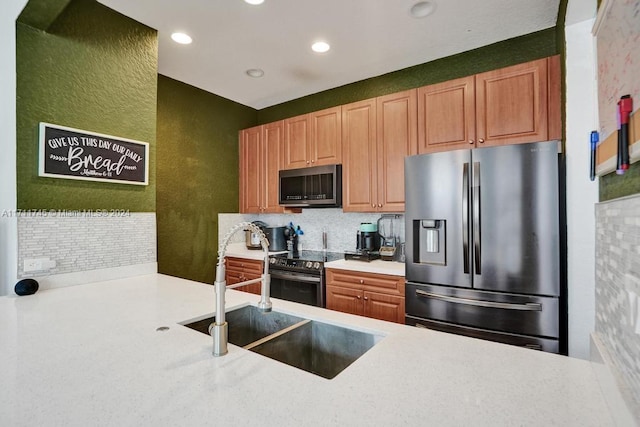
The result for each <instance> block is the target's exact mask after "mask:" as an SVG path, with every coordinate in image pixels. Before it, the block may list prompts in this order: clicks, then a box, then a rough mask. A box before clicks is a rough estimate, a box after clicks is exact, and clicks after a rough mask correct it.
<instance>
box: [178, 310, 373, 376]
mask: <svg viewBox="0 0 640 427" xmlns="http://www.w3.org/2000/svg"><path fill="white" fill-rule="evenodd" d="M214 320H215V317H209V318H206V319H202V320H198V321H196V322H191V323H188V324H185V325H184V326H186V327H188V328H191V329H194V330H196V331H198V332H202V333H203V334H207V335H209V325H210V324H211V323H212V322H213V321H214ZM226 321H227V322H228V324H229V326H228V328H229V329H228V334H229V342H230V343H231V344H234V345H237V346H239V347H243V348H245V349H247V350H250V351H253V352H255V353H258V354H261V355H263V356H266V357H268V358H270V359H274V360H277V361H279V362H282V363H286V364H287V365H290V366H293V367H296V368H299V369H302V370H305V371H307V372H310V373H312V374H315V375H319V376H321V377H324V378H327V379H332V378H334V377H335V376H336V375H338V374H339V373H340V372H342V371H343V370H344V369H346V368H347V367H348V366H349V365H351V364H352V363H353V362H355V361H356V360H357V359H358V358H359V357H360V356H362V355H363V354H364V353H366V352H367V351H368V350H369V349H370V348H372V347H373V346H374V345H375V344H376V343H377V342H378V341H380V339H382V336H381V335H376V334H372V333H368V332H362V331H357V330H354V329H349V328H345V327H342V326H336V325H330V324H328V323H323V322H318V321H315V320H309V319H303V318H301V317H297V316H292V315H289V314H285V313H280V312H277V311H270V312H267V313H263V312H262V311H260V310H259V309H258V308H257V307H254V306H251V305H249V306H245V307H242V308H239V309H236V310H231V311H228V312H226Z"/></svg>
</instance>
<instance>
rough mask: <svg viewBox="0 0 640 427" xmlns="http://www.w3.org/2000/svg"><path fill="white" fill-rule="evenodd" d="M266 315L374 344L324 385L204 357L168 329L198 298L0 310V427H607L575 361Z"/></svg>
mask: <svg viewBox="0 0 640 427" xmlns="http://www.w3.org/2000/svg"><path fill="white" fill-rule="evenodd" d="M226 299H227V307H233V306H238V305H242V304H245V303H247V302H251V303H254V304H255V303H256V302H257V300H258V296H256V295H251V294H246V293H243V292H236V291H227V295H226ZM273 305H274V310H276V311H286V312H288V313H292V314H298V315H301V316H302V317H306V318H311V319H316V320H322V321H326V322H329V323H334V324H340V325H344V326H347V327H351V328H355V329H360V330H367V331H376V332H379V333H382V334H383V335H385V337H384V338H383V339H382V340H381V341H380V342H379V343H378V344H377V345H375V346H374V347H373V348H372V349H371V350H369V351H368V352H367V353H365V354H364V355H363V356H362V357H361V358H360V359H358V360H356V361H355V362H354V363H353V364H352V365H351V366H349V367H348V368H347V369H346V370H344V371H343V372H342V373H340V374H339V375H338V376H337V377H335V378H334V379H332V380H327V379H324V378H321V377H318V376H315V375H313V374H310V373H307V372H305V371H301V370H298V369H296V368H293V367H291V366H288V365H285V364H282V363H280V362H277V361H274V360H271V359H268V358H266V357H263V356H261V355H259V354H256V353H252V352H251V351H248V350H244V349H241V348H239V347H236V346H233V345H229V354H227V355H226V356H224V357H219V358H214V357H213V356H212V355H211V350H212V342H211V338H210V337H209V336H207V335H204V334H201V333H199V332H196V331H193V330H191V329H188V328H186V327H184V326H181V325H179V324H178V323H180V322H183V323H185V321H187V320H190V319H195V318H203V317H204V315H207V314H210V313H212V311H213V306H214V290H213V287H212V286H210V285H204V284H200V283H195V282H190V281H187V280H183V279H178V278H174V277H169V276H164V275H158V274H154V275H148V276H139V277H133V278H129V279H121V280H114V281H109V282H102V283H93V284H88V285H81V286H73V287H67V288H59V289H53V290H45V291H41V292H38V293H36V294H35V295H31V296H25V297H17V296H13V297H2V298H0V349H1V351H0V366H2V369H1V370H0V384H1V386H0V425H2V426H48V425H73V426H75V425H78V426H80V425H82V426H85V425H113V426H127V425H130V426H141V425H153V426H159V425H180V426H186V425H189V426H191V425H215V426H224V425H233V426H239V425H265V426H272V425H273V426H303V425H304V426H309V425H341V426H342V425H348V426H356V425H362V426H378V425H389V426H396V425H411V426H425V425H438V426H443V425H456V426H461V425H473V426H478V425H491V426H504V425H535V426H539V425H563V426H564V425H566V426H577V425H580V426H606V425H612V424H613V421H612V419H611V416H610V413H609V411H608V409H607V406H606V404H605V402H604V400H603V396H602V394H601V392H600V389H599V386H598V383H597V381H596V377H595V374H594V371H593V369H592V367H591V363H590V362H588V361H584V360H578V359H572V358H568V357H564V356H558V355H553V354H548V353H542V352H537V351H532V350H526V349H522V348H518V347H513V346H507V345H503V344H498V343H493V342H487V341H481V340H476V339H472V338H465V337H460V336H456V335H450V334H445V333H441V332H436V331H431V330H425V329H419V328H414V327H410V326H404V325H398V324H393V323H388V322H383V321H378V320H374V319H368V318H364V317H359V316H353V315H348V314H344V313H339V312H334V311H329V310H324V309H321V308H317V307H311V306H305V305H300V304H296V303H292V302H287V301H279V300H274V304H273ZM160 326H168V327H169V328H170V329H169V330H168V331H164V332H157V331H156V328H158V327H160Z"/></svg>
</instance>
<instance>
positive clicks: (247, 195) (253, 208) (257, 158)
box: [240, 120, 284, 213]
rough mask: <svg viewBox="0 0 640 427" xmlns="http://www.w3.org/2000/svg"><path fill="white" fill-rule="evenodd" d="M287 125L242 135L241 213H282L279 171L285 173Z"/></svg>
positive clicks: (269, 126)
mask: <svg viewBox="0 0 640 427" xmlns="http://www.w3.org/2000/svg"><path fill="white" fill-rule="evenodd" d="M283 136H284V122H283V121H282V120H281V121H278V122H274V123H269V124H266V125H262V126H256V127H253V128H249V129H245V130H243V131H241V132H240V213H282V212H284V208H283V207H281V206H279V205H278V171H279V170H280V169H282V163H283V162H282V157H283V156H282V152H283Z"/></svg>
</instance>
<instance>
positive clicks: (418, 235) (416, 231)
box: [413, 219, 447, 265]
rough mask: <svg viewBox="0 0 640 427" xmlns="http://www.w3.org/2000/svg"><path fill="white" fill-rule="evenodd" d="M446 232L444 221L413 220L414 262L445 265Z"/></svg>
mask: <svg viewBox="0 0 640 427" xmlns="http://www.w3.org/2000/svg"><path fill="white" fill-rule="evenodd" d="M446 232H447V230H446V220H443V219H415V220H413V241H414V249H413V250H414V254H413V259H414V262H418V263H420V264H434V265H446V258H445V254H446V242H447V239H446V237H447V236H446ZM416 243H417V244H416Z"/></svg>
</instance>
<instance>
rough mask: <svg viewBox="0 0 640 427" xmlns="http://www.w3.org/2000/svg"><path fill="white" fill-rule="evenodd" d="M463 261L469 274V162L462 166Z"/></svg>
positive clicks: (465, 271) (466, 272)
mask: <svg viewBox="0 0 640 427" xmlns="http://www.w3.org/2000/svg"><path fill="white" fill-rule="evenodd" d="M462 261H463V264H464V273H465V274H469V163H465V164H464V166H463V167H462Z"/></svg>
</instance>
